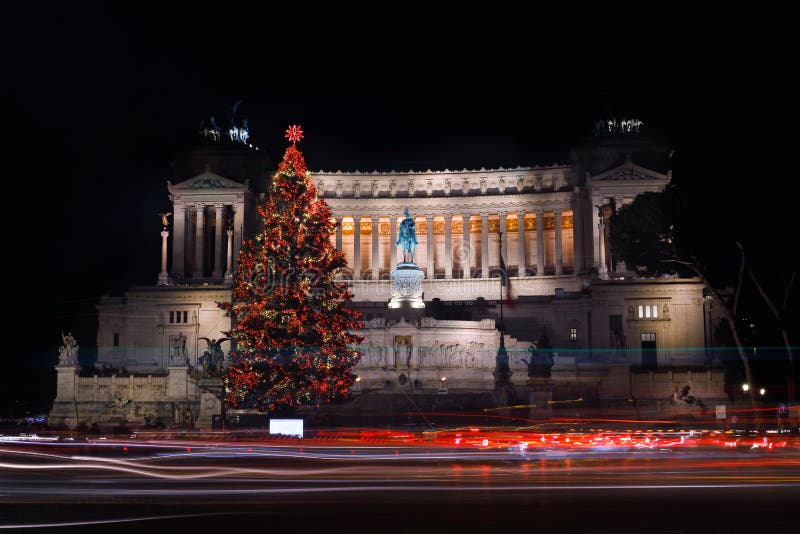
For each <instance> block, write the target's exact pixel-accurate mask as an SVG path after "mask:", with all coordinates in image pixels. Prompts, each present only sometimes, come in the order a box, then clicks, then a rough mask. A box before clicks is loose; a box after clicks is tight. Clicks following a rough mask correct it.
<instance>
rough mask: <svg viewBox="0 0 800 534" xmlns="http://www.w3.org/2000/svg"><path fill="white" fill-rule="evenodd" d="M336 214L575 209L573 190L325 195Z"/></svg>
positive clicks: (423, 214) (416, 214) (418, 214)
mask: <svg viewBox="0 0 800 534" xmlns="http://www.w3.org/2000/svg"><path fill="white" fill-rule="evenodd" d="M325 201H326V202H327V203H328V205H329V206H330V207H331V210H333V212H334V214H335V215H339V216H342V215H352V214H354V213H358V214H375V215H386V216H391V215H398V216H399V215H401V214H402V212H403V210H404V209H405V208H406V207H408V209H409V211H411V213H412V214H413V215H414V216H420V217H421V216H425V215H429V214H437V215H439V214H463V213H465V212H467V213H470V214H481V213H486V214H495V213H510V212H513V211H519V210H525V211H539V210H541V211H552V210H562V211H563V210H569V209H572V192H571V191H563V192H558V193H552V192H551V193H539V194H530V193H528V194H516V195H486V196H480V197H451V198H418V197H415V198H392V199H389V198H380V197H378V198H358V199H356V198H326V199H325Z"/></svg>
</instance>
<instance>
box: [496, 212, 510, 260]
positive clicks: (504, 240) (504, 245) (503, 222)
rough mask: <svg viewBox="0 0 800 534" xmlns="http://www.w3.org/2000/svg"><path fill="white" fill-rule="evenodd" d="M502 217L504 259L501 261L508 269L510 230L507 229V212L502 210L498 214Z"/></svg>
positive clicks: (501, 230)
mask: <svg viewBox="0 0 800 534" xmlns="http://www.w3.org/2000/svg"><path fill="white" fill-rule="evenodd" d="M497 215H498V216H499V217H500V253H501V254H502V255H503V261H502V262H500V263H502V264H503V265H505V266H506V269H508V232H507V231H506V214H505V213H504V212H500V213H498V214H497Z"/></svg>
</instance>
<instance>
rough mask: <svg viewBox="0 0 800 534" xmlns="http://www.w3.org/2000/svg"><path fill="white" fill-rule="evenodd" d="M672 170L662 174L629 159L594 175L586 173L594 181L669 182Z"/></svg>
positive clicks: (588, 178)
mask: <svg viewBox="0 0 800 534" xmlns="http://www.w3.org/2000/svg"><path fill="white" fill-rule="evenodd" d="M671 174H672V171H669V172H668V173H667V174H662V173H660V172H657V171H653V170H651V169H647V168H645V167H642V166H641V165H636V164H635V163H632V162H630V161H627V162H625V163H623V164H622V165H620V166H619V167H614V168H613V169H609V170H607V171H605V172H602V173H600V174H596V175H594V176H592V175H591V174H589V173H588V172H587V173H586V175H587V176H586V178H587V181H589V180H591V181H592V182H640V181H645V180H647V181H655V182H669V181H670V178H672V176H671Z"/></svg>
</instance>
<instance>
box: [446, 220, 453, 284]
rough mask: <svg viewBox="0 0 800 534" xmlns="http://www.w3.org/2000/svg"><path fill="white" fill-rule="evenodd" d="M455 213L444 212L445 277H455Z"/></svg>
mask: <svg viewBox="0 0 800 534" xmlns="http://www.w3.org/2000/svg"><path fill="white" fill-rule="evenodd" d="M452 224H453V215H452V214H451V213H445V214H444V277H445V278H453V238H452V232H453V229H452Z"/></svg>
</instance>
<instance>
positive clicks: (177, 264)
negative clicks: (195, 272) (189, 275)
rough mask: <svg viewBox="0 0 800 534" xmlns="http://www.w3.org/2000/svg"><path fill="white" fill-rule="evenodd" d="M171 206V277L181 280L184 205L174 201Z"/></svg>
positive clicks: (184, 243) (183, 251)
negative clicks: (172, 210)
mask: <svg viewBox="0 0 800 534" xmlns="http://www.w3.org/2000/svg"><path fill="white" fill-rule="evenodd" d="M173 208H174V210H175V218H174V219H173V220H172V221H173V223H172V224H173V234H172V277H173V278H175V279H176V280H181V279H182V278H183V264H184V253H185V250H186V206H185V205H184V204H183V203H178V202H175V204H173Z"/></svg>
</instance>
